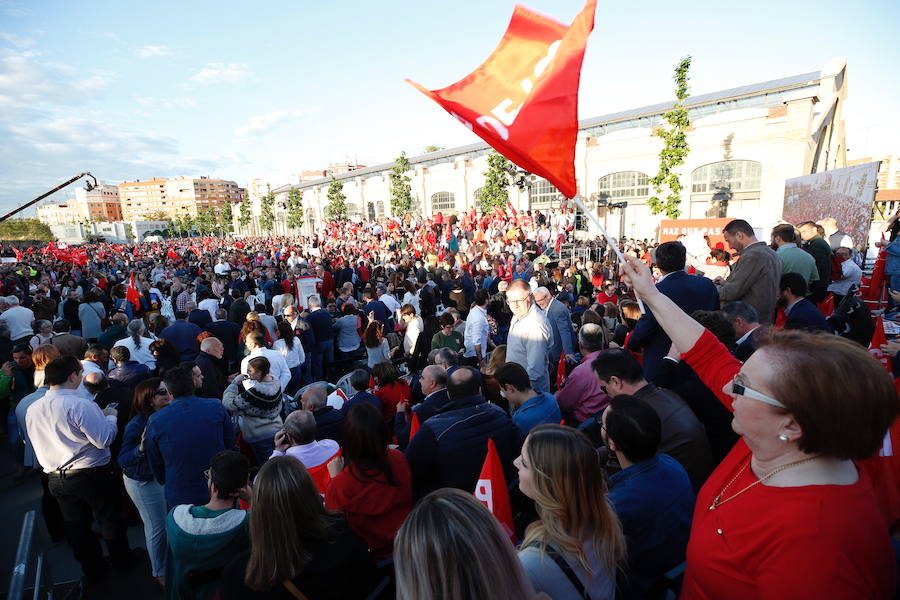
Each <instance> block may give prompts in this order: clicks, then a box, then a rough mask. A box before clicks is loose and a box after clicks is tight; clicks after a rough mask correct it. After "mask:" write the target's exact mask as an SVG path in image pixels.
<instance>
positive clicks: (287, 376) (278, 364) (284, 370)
mask: <svg viewBox="0 0 900 600" xmlns="http://www.w3.org/2000/svg"><path fill="white" fill-rule="evenodd" d="M298 341H299V340H298ZM257 356H264V357H266V358H267V359H269V374H270V375H272V377H274V378H275V379H277V380H278V381H279V382H281V391H282V392H283V391H284V390H285V389H286V388H287V386H288V383H290V382H291V370H290V369H289V368H288V366H287V362H285V360H284V357H283V356H282V355H281V353H280V352H278V351H277V350H270V349H269V348H257V349H255V350H254V351H253V352H251V353H250V354H249V355H248V356H245V357H244V360H242V361H241V373H243V374H244V375H247V365H248V364H249V363H250V359H251V358H256V357H257Z"/></svg>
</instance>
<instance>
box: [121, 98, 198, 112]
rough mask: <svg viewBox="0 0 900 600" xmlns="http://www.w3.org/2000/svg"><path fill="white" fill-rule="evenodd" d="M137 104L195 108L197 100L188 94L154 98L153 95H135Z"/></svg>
mask: <svg viewBox="0 0 900 600" xmlns="http://www.w3.org/2000/svg"><path fill="white" fill-rule="evenodd" d="M134 101H135V102H137V104H138V106H140V107H141V108H146V109H154V108H155V109H166V110H170V109H173V108H195V107H196V106H197V101H196V100H194V98H192V97H190V96H186V97H184V98H155V97H153V96H135V98H134Z"/></svg>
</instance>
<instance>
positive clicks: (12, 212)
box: [0, 171, 97, 223]
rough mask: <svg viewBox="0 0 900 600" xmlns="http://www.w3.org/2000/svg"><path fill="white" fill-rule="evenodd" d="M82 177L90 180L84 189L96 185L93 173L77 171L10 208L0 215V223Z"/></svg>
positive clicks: (89, 189)
mask: <svg viewBox="0 0 900 600" xmlns="http://www.w3.org/2000/svg"><path fill="white" fill-rule="evenodd" d="M82 177H90V180H89V181H87V182H86V183H85V184H84V189H86V190H87V191H89V192H90V191H91V190H93V189H94V188H95V187H97V178H96V177H94V176H93V175H91V174H90V173H88V172H87V171H85V172H84V173H79V174H78V175H76V176H75V177H73V178H72V179H70V180H68V181H67V182H65V183H61V184H60V185H58V186H56V187H55V188H53V189H52V190H50V191H49V192H46V193H44V194H41V195H40V196H38V197H37V198H35V199H34V200H32V201H30V202H26V203H25V204H23V205H22V206H20V207H18V208H16V209H14V210H12V211H10V212H8V213H6V214H5V215H3V216H2V217H0V223H2V222H3V221H5V220H7V219H8V218H10V217H12V216H14V215H16V214H18V213H20V212H22V211H23V210H25V209H26V208H28V207H29V206H33V205H34V204H37V203H38V202H40V201H41V200H43V199H44V198H46V197H47V196H49V195H51V194H55V193H56V192H58V191H59V190H61V189H63V188H64V187H66V186H67V185H71V184H73V183H75V182H76V181H78V180H79V179H81V178H82ZM92 181H93V182H92Z"/></svg>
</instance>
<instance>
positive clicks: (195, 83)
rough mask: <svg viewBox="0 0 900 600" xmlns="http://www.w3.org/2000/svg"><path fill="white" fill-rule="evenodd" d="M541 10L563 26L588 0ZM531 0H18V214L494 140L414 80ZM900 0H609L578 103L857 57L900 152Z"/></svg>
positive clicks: (9, 180)
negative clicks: (67, 183)
mask: <svg viewBox="0 0 900 600" xmlns="http://www.w3.org/2000/svg"><path fill="white" fill-rule="evenodd" d="M526 4H527V6H529V7H531V8H534V9H536V10H539V11H541V12H544V13H546V14H548V15H551V16H553V17H555V18H557V19H559V20H561V21H563V22H565V23H568V22H570V21H571V19H572V18H573V17H574V16H575V15H576V14H577V13H578V11H579V10H580V9H581V8H582V4H581V3H580V1H579V0H533V1H531V2H527V3H526ZM512 8H513V3H512V2H507V1H505V0H504V1H498V0H490V1H484V0H482V1H481V2H477V1H472V0H456V1H455V2H452V3H446V2H434V1H431V2H387V1H384V2H371V1H370V2H350V1H334V2H312V1H305V2H301V1H286V0H284V1H276V0H271V1H257V2H231V1H219V2H206V1H190V0H189V1H185V0H182V1H180V2H169V1H159V0H158V1H155V2H134V3H124V2H122V3H120V2H109V1H105V2H101V1H94V2H92V1H83V2H73V1H64V0H57V1H52V2H51V1H41V0H31V1H20V0H0V139H2V140H3V142H2V145H0V210H4V211H5V210H8V209H10V208H12V207H13V206H15V205H17V204H19V203H22V202H25V201H27V200H29V199H31V198H33V197H35V196H37V195H38V194H40V193H42V192H44V191H46V190H47V189H49V188H51V187H53V186H55V185H57V184H58V183H60V182H62V181H64V180H66V179H68V178H69V177H71V176H72V175H74V174H76V173H79V172H81V171H85V170H89V171H91V172H93V173H94V174H95V175H96V176H97V177H99V178H101V179H107V180H111V181H121V180H125V179H146V178H149V177H153V176H162V177H170V176H178V175H185V176H196V175H210V176H214V177H223V178H227V179H234V180H236V181H237V182H238V183H239V184H241V185H245V184H246V183H247V181H248V180H249V179H250V178H251V177H254V176H258V177H264V178H265V177H268V178H272V179H273V180H280V179H281V178H283V177H285V176H286V175H287V174H288V173H290V172H298V171H300V170H304V169H315V168H323V167H325V166H326V165H328V164H329V163H330V162H343V161H347V160H351V161H354V160H358V161H359V162H360V163H363V164H376V163H380V162H388V161H391V160H392V159H393V158H394V157H395V156H396V155H397V154H399V152H400V151H401V150H406V151H407V153H409V154H416V153H419V152H420V151H421V150H422V148H423V147H425V146H426V145H428V144H437V145H440V146H443V147H451V146H455V145H460V144H466V143H470V142H473V141H477V138H475V136H474V135H473V134H472V133H470V132H469V131H468V130H466V129H465V128H464V127H462V126H461V125H459V124H458V123H457V122H455V121H454V120H453V119H452V118H450V117H449V116H448V115H447V114H446V113H445V112H444V111H443V110H442V109H440V108H439V107H438V106H437V105H436V104H434V103H433V102H431V101H430V100H428V99H427V98H426V97H425V96H423V95H421V94H420V93H419V92H418V91H416V90H415V89H414V88H412V87H411V86H409V85H408V84H406V83H405V82H404V81H403V79H404V77H409V78H411V79H414V80H415V81H418V82H419V83H421V84H423V85H425V86H426V87H429V88H438V87H443V86H445V85H447V84H449V83H452V82H453V81H456V80H457V79H459V78H461V77H462V76H464V75H465V74H467V73H468V72H469V71H471V70H472V69H473V68H474V67H476V66H477V65H478V64H480V62H481V61H482V60H483V59H484V58H485V57H487V56H488V54H490V52H491V51H492V50H493V48H494V46H495V45H496V43H497V41H498V40H499V38H500V36H501V35H502V33H503V31H504V29H505V27H506V24H507V22H508V20H509V17H510V15H511V13H512ZM897 23H900V3H898V2H891V1H861V2H856V3H847V2H836V1H831V0H820V1H818V2H811V1H807V0H796V1H794V2H755V3H749V2H744V3H737V2H735V3H732V2H722V1H721V0H719V1H716V2H712V1H705V0H704V1H692V2H688V3H673V2H670V1H656V0H645V1H644V2H642V3H633V2H621V1H617V2H610V1H607V2H603V1H602V0H601V2H600V4H599V6H598V9H597V21H596V26H595V29H594V33H593V34H592V36H591V39H590V41H589V43H588V50H587V53H586V57H585V63H584V70H583V73H582V87H581V95H580V116H581V117H582V118H584V117H591V116H597V115H602V114H606V113H609V112H614V111H616V110H620V109H626V108H631V107H636V106H643V105H647V104H653V103H655V102H661V101H664V100H667V99H670V98H671V97H672V81H671V73H672V69H673V67H674V65H675V64H676V62H677V61H678V59H679V58H680V57H681V56H683V55H685V54H691V55H692V56H693V67H692V70H691V90H692V92H694V93H704V92H710V91H715V90H720V89H725V88H729V87H734V86H738V85H743V84H748V83H754V82H758V81H765V80H768V79H775V78H778V77H782V76H787V75H794V74H798V73H804V72H808V71H814V70H818V69H819V68H821V67H822V66H824V65H825V64H826V63H827V62H828V61H829V60H830V59H832V58H835V57H842V56H843V57H846V58H847V59H848V77H849V85H850V96H849V99H848V102H847V106H846V108H845V113H844V114H845V119H846V122H847V126H848V147H849V151H850V155H851V157H853V156H856V157H862V156H869V155H871V154H873V153H898V152H900V117H898V111H897V107H898V106H900V77H898V75H897V73H898V67H900V41H897V38H896V32H895V31H894V30H895V28H896V25H897Z"/></svg>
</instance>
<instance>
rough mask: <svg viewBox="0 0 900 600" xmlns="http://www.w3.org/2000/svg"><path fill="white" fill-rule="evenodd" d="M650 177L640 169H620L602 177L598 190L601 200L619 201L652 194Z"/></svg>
mask: <svg viewBox="0 0 900 600" xmlns="http://www.w3.org/2000/svg"><path fill="white" fill-rule="evenodd" d="M648 179H649V177H647V174H646V173H641V172H640V171H619V172H618V173H610V174H609V175H604V176H603V177H601V178H600V182H599V185H598V191H599V192H600V199H601V200H610V201H613V202H618V201H619V200H627V199H629V198H646V197H647V196H649V195H650V184H649V183H648Z"/></svg>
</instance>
